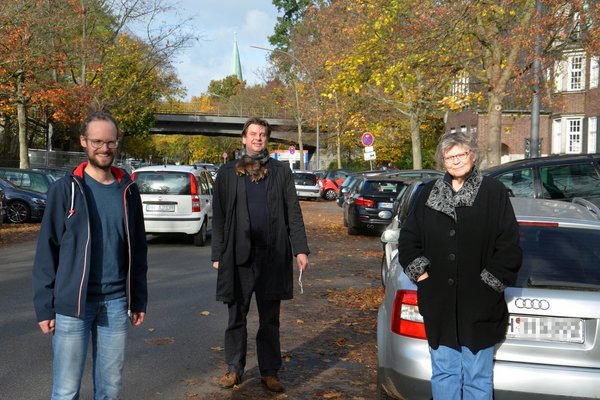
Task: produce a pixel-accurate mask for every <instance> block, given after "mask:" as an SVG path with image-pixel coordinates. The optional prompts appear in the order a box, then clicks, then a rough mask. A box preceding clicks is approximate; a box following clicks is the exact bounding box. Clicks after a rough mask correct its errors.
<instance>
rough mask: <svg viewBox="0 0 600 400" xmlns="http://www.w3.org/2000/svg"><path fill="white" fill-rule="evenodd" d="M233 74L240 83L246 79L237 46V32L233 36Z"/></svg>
mask: <svg viewBox="0 0 600 400" xmlns="http://www.w3.org/2000/svg"><path fill="white" fill-rule="evenodd" d="M231 74H232V75H235V76H237V78H238V79H239V80H240V82H242V81H243V80H244V78H243V77H242V63H241V62H240V52H239V50H238V44H237V32H236V33H235V34H234V36H233V59H232V60H231Z"/></svg>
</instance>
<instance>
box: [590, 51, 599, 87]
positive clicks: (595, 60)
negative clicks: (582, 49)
mask: <svg viewBox="0 0 600 400" xmlns="http://www.w3.org/2000/svg"><path fill="white" fill-rule="evenodd" d="M599 75H600V58H599V57H592V58H591V60H590V89H595V88H597V87H598V77H599Z"/></svg>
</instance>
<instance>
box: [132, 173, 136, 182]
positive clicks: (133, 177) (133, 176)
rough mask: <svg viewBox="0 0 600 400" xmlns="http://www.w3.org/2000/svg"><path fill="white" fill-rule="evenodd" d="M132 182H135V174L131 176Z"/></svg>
mask: <svg viewBox="0 0 600 400" xmlns="http://www.w3.org/2000/svg"><path fill="white" fill-rule="evenodd" d="M131 180H132V181H135V172H134V173H132V174H131Z"/></svg>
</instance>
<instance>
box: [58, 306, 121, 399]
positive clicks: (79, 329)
mask: <svg viewBox="0 0 600 400" xmlns="http://www.w3.org/2000/svg"><path fill="white" fill-rule="evenodd" d="M128 326H129V317H128V315H127V299H126V298H125V297H121V298H118V299H114V300H105V301H99V302H88V303H87V304H86V307H85V315H84V319H78V318H73V317H67V316H65V315H61V314H57V315H56V326H55V330H54V336H53V338H52V347H53V350H54V359H53V364H52V370H53V384H52V400H67V399H68V400H72V399H75V400H76V399H79V388H80V385H81V378H82V376H83V370H84V367H85V359H86V355H87V349H88V343H89V341H90V338H91V339H92V364H93V381H94V396H93V399H94V400H109V399H110V400H112V399H118V398H119V393H120V391H121V386H122V372H123V361H124V359H125V340H126V337H127V328H128Z"/></svg>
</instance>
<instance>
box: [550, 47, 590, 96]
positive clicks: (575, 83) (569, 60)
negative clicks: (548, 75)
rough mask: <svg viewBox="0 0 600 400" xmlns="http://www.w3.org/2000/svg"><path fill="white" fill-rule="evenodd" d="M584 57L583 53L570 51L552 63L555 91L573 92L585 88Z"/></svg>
mask: <svg viewBox="0 0 600 400" xmlns="http://www.w3.org/2000/svg"><path fill="white" fill-rule="evenodd" d="M585 63H586V58H585V54H584V53H572V54H569V55H568V56H566V58H565V59H564V60H562V61H557V62H556V63H555V64H554V88H555V91H556V92H563V91H568V92H575V91H581V90H584V89H585V75H586V74H585V70H586V65H585Z"/></svg>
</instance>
